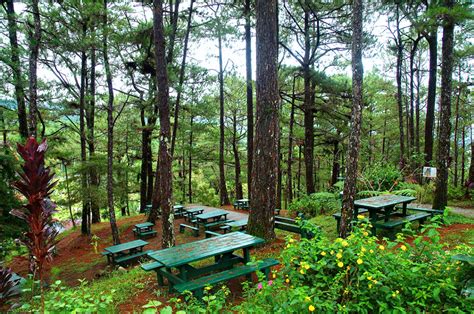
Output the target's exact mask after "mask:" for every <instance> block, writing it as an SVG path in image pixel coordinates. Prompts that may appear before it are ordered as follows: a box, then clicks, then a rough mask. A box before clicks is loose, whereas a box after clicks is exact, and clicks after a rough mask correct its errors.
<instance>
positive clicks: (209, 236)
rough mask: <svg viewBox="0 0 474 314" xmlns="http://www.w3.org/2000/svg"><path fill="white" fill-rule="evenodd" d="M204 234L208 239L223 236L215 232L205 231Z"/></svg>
mask: <svg viewBox="0 0 474 314" xmlns="http://www.w3.org/2000/svg"><path fill="white" fill-rule="evenodd" d="M204 233H205V234H206V238H211V237H219V236H221V235H222V234H220V233H217V232H214V231H208V230H207V231H204Z"/></svg>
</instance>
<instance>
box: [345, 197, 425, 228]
mask: <svg viewBox="0 0 474 314" xmlns="http://www.w3.org/2000/svg"><path fill="white" fill-rule="evenodd" d="M414 200H416V197H411V196H402V195H392V194H387V195H380V196H374V197H369V198H364V199H360V200H357V201H355V202H354V217H357V215H358V213H359V209H367V210H368V211H369V219H370V221H371V223H372V234H373V235H375V232H376V230H375V227H376V226H375V223H376V221H377V220H378V217H377V214H383V219H384V221H385V222H387V221H388V220H389V219H390V217H391V215H392V212H394V211H395V206H396V205H398V204H402V206H403V207H402V216H407V205H408V204H409V203H411V202H412V201H414Z"/></svg>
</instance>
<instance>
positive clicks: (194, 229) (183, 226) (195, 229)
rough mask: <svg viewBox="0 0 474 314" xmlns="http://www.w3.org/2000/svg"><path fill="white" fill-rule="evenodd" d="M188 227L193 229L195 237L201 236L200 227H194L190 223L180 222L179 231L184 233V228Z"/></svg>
mask: <svg viewBox="0 0 474 314" xmlns="http://www.w3.org/2000/svg"><path fill="white" fill-rule="evenodd" d="M186 228H187V229H189V230H191V231H192V232H193V235H194V236H195V237H199V228H197V227H193V226H190V225H186V224H180V225H179V233H184V229H186Z"/></svg>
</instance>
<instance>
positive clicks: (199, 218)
mask: <svg viewBox="0 0 474 314" xmlns="http://www.w3.org/2000/svg"><path fill="white" fill-rule="evenodd" d="M227 215H229V212H228V211H226V210H223V209H217V210H214V211H212V212H206V213H202V214H199V215H196V216H195V218H196V224H198V225H200V224H201V225H204V224H207V223H209V222H218V221H225V220H227ZM209 220H210V221H209Z"/></svg>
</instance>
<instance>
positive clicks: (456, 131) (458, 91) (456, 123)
mask: <svg viewBox="0 0 474 314" xmlns="http://www.w3.org/2000/svg"><path fill="white" fill-rule="evenodd" d="M460 99H461V65H459V72H458V84H457V89H456V105H455V113H454V178H453V181H454V182H453V183H454V186H455V187H457V186H458V174H459V172H458V169H459V165H458V160H459V158H458V154H459V148H458V144H459V143H458V142H459V137H458V135H459V101H460Z"/></svg>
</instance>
